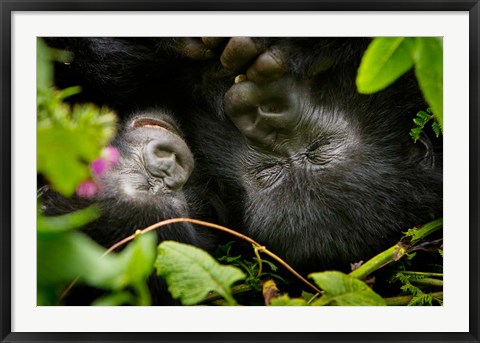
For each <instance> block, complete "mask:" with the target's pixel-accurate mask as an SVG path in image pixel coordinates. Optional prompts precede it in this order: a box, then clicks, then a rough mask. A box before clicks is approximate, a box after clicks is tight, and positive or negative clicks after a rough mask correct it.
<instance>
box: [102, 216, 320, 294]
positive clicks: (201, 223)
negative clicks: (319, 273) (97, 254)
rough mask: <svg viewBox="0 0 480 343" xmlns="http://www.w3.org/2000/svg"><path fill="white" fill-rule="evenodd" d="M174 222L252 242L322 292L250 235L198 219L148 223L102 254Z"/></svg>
mask: <svg viewBox="0 0 480 343" xmlns="http://www.w3.org/2000/svg"><path fill="white" fill-rule="evenodd" d="M174 223H192V224H196V225H200V226H205V227H209V228H213V229H216V230H220V231H224V232H227V233H229V234H231V235H233V236H236V237H239V238H241V239H243V240H245V241H247V242H249V243H251V244H253V245H254V246H255V247H256V248H257V249H258V251H260V252H263V253H265V254H267V255H268V256H270V257H272V258H273V259H274V260H276V261H277V262H278V263H280V264H281V265H282V266H284V267H285V268H286V269H287V270H288V271H290V272H291V273H292V274H293V275H295V276H296V277H297V278H298V279H300V280H301V281H302V282H303V283H305V284H306V285H307V286H309V287H310V288H312V289H313V290H314V291H315V292H317V293H322V291H321V290H320V289H319V288H318V287H316V286H315V285H314V284H312V283H311V282H309V281H308V280H307V279H305V278H304V277H303V276H301V275H300V274H299V273H298V272H297V271H295V270H294V269H293V268H292V267H290V265H288V264H287V263H286V262H285V261H284V260H282V259H281V258H280V257H278V256H277V255H275V254H274V253H272V252H271V251H269V250H268V249H267V248H266V247H264V246H263V245H260V244H259V243H257V242H256V241H254V240H253V239H251V238H250V237H248V236H245V235H243V234H241V233H240V232H237V231H234V230H232V229H229V228H227V227H225V226H222V225H218V224H213V223H209V222H205V221H203V220H198V219H192V218H172V219H167V220H163V221H161V222H158V223H155V224H153V225H150V226H149V227H147V228H145V229H143V230H137V232H135V233H134V234H133V235H130V236H128V237H126V238H124V239H122V240H121V241H119V242H117V243H115V244H114V245H112V246H111V247H110V248H109V249H108V250H107V251H106V252H105V253H104V254H103V255H102V256H104V255H106V254H108V253H110V252H112V251H113V250H115V249H117V248H119V247H120V246H122V245H123V244H125V243H127V242H129V241H131V240H133V239H134V238H135V237H137V235H139V234H144V233H147V232H150V231H153V230H155V229H158V228H159V227H162V226H166V225H169V224H174Z"/></svg>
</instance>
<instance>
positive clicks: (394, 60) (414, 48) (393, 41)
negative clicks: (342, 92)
mask: <svg viewBox="0 0 480 343" xmlns="http://www.w3.org/2000/svg"><path fill="white" fill-rule="evenodd" d="M412 67H413V68H414V70H415V75H416V77H417V80H418V82H419V85H420V89H421V90H422V92H423V95H424V97H425V100H426V101H427V103H428V104H429V105H430V107H431V108H432V112H433V115H434V117H435V120H436V122H437V123H438V127H439V128H440V130H442V131H443V41H442V38H437V37H379V38H375V39H374V40H373V41H372V42H371V43H370V45H369V47H368V49H367V51H366V52H365V54H364V56H363V58H362V62H361V64H360V67H359V69H358V75H357V80H356V82H357V89H358V91H359V92H360V93H363V94H371V93H375V92H378V91H380V90H382V89H384V88H386V87H387V86H389V85H390V84H392V83H393V82H394V81H395V80H397V79H398V78H399V77H400V76H401V75H403V74H404V73H405V72H407V71H408V70H410V69H411V68H412Z"/></svg>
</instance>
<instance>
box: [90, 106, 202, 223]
mask: <svg viewBox="0 0 480 343" xmlns="http://www.w3.org/2000/svg"><path fill="white" fill-rule="evenodd" d="M114 145H115V146H117V147H118V149H119V150H120V159H119V161H118V163H117V164H116V165H115V167H114V168H113V169H111V170H110V171H109V172H108V173H107V174H105V175H103V176H102V177H101V178H100V180H99V183H100V194H99V201H108V199H111V198H116V199H122V201H125V202H128V203H130V205H131V206H135V207H138V208H139V209H143V210H142V211H147V212H148V211H149V208H151V207H158V206H160V205H165V206H167V207H169V208H170V207H171V208H176V209H177V210H179V212H181V213H183V214H184V215H187V214H188V210H187V208H186V207H187V206H186V202H185V198H184V196H183V193H182V189H183V186H184V184H185V183H186V181H187V180H188V178H189V176H190V174H191V172H192V170H193V165H194V162H193V156H192V154H191V152H190V149H189V148H188V146H187V144H186V143H185V142H184V140H183V139H182V138H181V137H180V133H179V130H178V128H177V126H176V124H175V122H174V121H173V120H172V119H171V118H170V117H169V116H167V115H165V114H162V113H161V112H144V113H141V114H137V115H135V116H134V117H133V118H132V119H131V120H129V121H128V123H127V125H126V126H125V128H124V130H123V132H121V134H120V135H119V138H117V139H116V141H115V142H114ZM154 212H158V211H154Z"/></svg>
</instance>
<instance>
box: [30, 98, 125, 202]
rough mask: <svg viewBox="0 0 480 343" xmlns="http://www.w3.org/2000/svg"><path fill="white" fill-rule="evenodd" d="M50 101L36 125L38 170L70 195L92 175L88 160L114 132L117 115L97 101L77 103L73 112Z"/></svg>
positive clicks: (64, 193)
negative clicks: (89, 103) (87, 103)
mask: <svg viewBox="0 0 480 343" xmlns="http://www.w3.org/2000/svg"><path fill="white" fill-rule="evenodd" d="M50 105H52V104H50V103H49V102H48V101H47V103H46V104H44V106H43V107H42V108H43V109H42V111H41V112H42V113H43V114H41V115H39V118H42V119H41V120H39V121H38V125H37V171H38V172H39V173H41V174H43V175H44V176H45V177H46V178H47V179H48V180H49V181H50V183H51V185H52V188H53V189H55V190H56V191H58V192H59V193H61V194H62V195H63V196H66V197H68V196H71V195H72V194H73V193H74V192H75V189H76V188H77V187H78V185H79V184H80V182H81V181H83V180H86V179H88V178H89V177H90V169H89V163H90V162H92V161H93V160H94V159H96V158H98V157H99V156H100V154H101V149H102V148H103V147H104V146H105V145H106V144H107V143H108V142H109V141H110V139H112V137H113V136H114V134H115V127H116V126H115V125H116V117H115V115H113V114H112V113H108V112H107V110H106V109H100V108H97V107H96V106H94V105H83V106H75V107H74V108H73V112H72V113H71V114H70V110H69V107H68V106H65V105H64V104H61V103H59V104H57V105H55V104H53V105H52V106H53V108H50V107H49V106H50ZM39 111H40V109H39ZM44 112H45V113H44Z"/></svg>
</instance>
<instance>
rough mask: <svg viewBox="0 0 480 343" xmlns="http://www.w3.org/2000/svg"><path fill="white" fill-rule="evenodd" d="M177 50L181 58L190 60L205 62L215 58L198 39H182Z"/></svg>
mask: <svg viewBox="0 0 480 343" xmlns="http://www.w3.org/2000/svg"><path fill="white" fill-rule="evenodd" d="M179 50H180V52H181V54H182V55H183V56H185V57H188V58H191V59H192V60H206V59H210V58H212V57H214V56H215V54H214V53H213V51H212V50H210V49H209V48H208V47H207V46H206V45H205V44H204V43H203V42H202V40H200V39H199V38H184V39H182V41H181V43H180V47H179Z"/></svg>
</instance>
